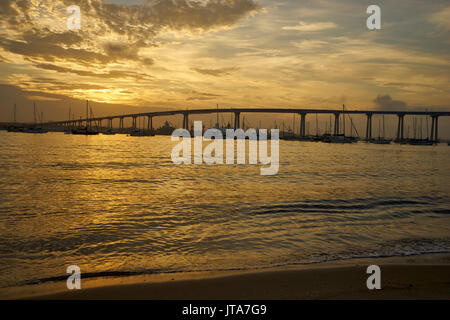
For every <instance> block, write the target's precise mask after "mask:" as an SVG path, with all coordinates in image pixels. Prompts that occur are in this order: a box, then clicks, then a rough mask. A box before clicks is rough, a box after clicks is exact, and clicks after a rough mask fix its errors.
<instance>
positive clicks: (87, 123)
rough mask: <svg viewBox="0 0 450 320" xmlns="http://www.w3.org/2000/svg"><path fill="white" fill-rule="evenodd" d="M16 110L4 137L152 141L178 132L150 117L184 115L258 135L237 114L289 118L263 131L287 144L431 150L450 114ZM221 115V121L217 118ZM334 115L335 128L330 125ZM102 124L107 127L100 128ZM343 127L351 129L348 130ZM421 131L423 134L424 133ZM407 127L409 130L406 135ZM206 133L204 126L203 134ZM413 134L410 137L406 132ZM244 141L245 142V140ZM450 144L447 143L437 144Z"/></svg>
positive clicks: (88, 108)
mask: <svg viewBox="0 0 450 320" xmlns="http://www.w3.org/2000/svg"><path fill="white" fill-rule="evenodd" d="M16 109H17V106H16V105H15V104H14V108H13V120H14V121H13V122H12V123H3V124H0V127H1V128H2V129H6V130H7V131H9V132H22V133H36V134H44V133H47V132H49V131H57V132H61V131H62V132H64V133H65V134H68V135H89V136H92V135H99V134H102V135H116V134H126V135H128V136H130V137H152V136H155V135H171V134H172V132H173V131H174V130H175V129H176V128H177V126H176V125H173V124H172V123H171V122H170V121H169V120H165V121H164V123H163V125H162V126H161V127H159V128H153V118H154V117H164V116H173V115H177V114H178V115H182V116H183V128H184V129H187V130H189V131H191V133H193V122H192V121H189V115H191V114H192V115H195V114H215V120H216V121H215V124H214V125H212V123H211V122H210V125H209V128H211V129H217V130H219V131H220V132H221V133H222V135H223V136H224V137H225V136H226V131H227V130H229V129H234V130H236V129H243V130H244V131H246V130H248V129H249V128H252V129H255V130H256V133H257V136H259V130H261V129H265V128H263V126H262V124H261V121H258V122H259V123H258V125H255V124H254V123H251V122H250V121H249V119H248V117H246V116H243V117H242V125H241V117H240V115H241V113H255V112H258V113H283V114H286V113H292V114H293V122H292V127H291V126H290V125H287V124H286V122H285V121H284V120H283V121H281V123H277V121H276V120H275V121H274V124H273V125H272V126H270V127H271V128H267V129H269V130H267V133H268V138H270V129H278V130H279V137H280V140H286V141H300V142H323V143H330V144H352V143H357V142H359V141H362V142H366V143H371V144H377V145H388V144H391V143H392V142H395V143H398V144H402V145H413V146H432V145H436V144H438V143H439V142H441V141H440V140H439V139H438V118H439V117H443V116H449V115H450V112H428V111H425V112H413V111H411V112H401V113H400V112H395V111H384V112H382V111H355V110H347V109H346V108H345V105H343V106H342V109H341V110H310V109H301V110H296V109H219V106H218V105H217V107H216V109H206V110H177V111H166V112H152V113H143V114H131V115H119V116H108V117H95V115H94V112H93V108H92V106H91V105H90V103H89V101H86V117H85V119H82V118H80V119H78V120H77V119H75V115H74V114H73V113H72V111H71V108H70V107H69V117H68V119H69V120H67V121H58V122H44V121H43V112H40V113H39V111H38V110H37V107H36V104H35V103H33V117H34V121H33V123H19V122H17V119H16ZM223 113H230V114H231V115H233V114H234V116H235V119H234V123H233V118H232V117H231V118H230V120H229V121H225V120H224V118H223V116H222V115H221V114H223ZM309 113H313V114H315V119H314V120H315V128H314V131H315V133H314V134H311V133H310V122H306V120H305V119H306V115H307V114H309ZM327 113H328V114H329V119H328V121H323V115H324V114H327ZM358 114H365V115H366V116H367V124H366V135H365V136H364V137H363V136H362V135H361V134H360V133H359V131H358V129H357V126H356V125H355V122H356V121H355V120H354V118H353V117H354V116H355V115H358ZM219 115H221V116H219ZM319 115H321V116H322V123H320V124H319ZM333 115H334V125H333V119H332V118H333ZM373 115H377V116H378V132H377V134H376V136H377V137H376V138H373V137H372V131H373V129H372V116H373ZM386 115H391V116H392V115H396V116H397V117H398V120H399V123H398V127H397V136H396V137H389V136H388V134H387V133H386V123H385V122H386V121H385V116H386ZM406 115H408V116H409V117H410V119H409V122H410V123H412V125H411V126H410V125H407V126H406V132H404V131H405V130H404V123H405V121H404V118H405V116H406ZM296 116H300V126H299V128H296V123H297V121H298V120H297V119H296ZM126 118H129V119H131V120H132V122H131V126H130V127H125V125H124V119H126ZM429 118H431V120H432V123H431V130H430V127H429ZM113 120H119V126H113ZM104 121H106V122H107V125H106V126H105V125H104ZM348 124H350V125H349V126H348ZM424 127H426V128H425V130H426V135H424V134H423V132H424ZM411 128H412V130H410V129H411ZM207 129H208V128H206V127H204V128H203V131H206V130H207ZM410 131H412V132H410ZM247 138H248V137H247ZM442 142H447V144H449V143H450V141H442Z"/></svg>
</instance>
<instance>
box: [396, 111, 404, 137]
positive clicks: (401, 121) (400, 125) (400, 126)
mask: <svg viewBox="0 0 450 320" xmlns="http://www.w3.org/2000/svg"><path fill="white" fill-rule="evenodd" d="M404 129H405V115H404V114H399V115H398V124H397V141H402V140H403V139H404V138H405V137H404V132H405V130H404Z"/></svg>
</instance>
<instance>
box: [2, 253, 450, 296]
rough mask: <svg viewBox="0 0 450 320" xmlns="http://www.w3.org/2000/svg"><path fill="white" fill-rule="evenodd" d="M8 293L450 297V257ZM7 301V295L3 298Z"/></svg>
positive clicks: (152, 277)
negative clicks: (377, 282) (377, 276)
mask: <svg viewBox="0 0 450 320" xmlns="http://www.w3.org/2000/svg"><path fill="white" fill-rule="evenodd" d="M372 264H376V265H378V266H380V268H381V285H382V288H381V290H368V289H367V287H366V280H367V278H368V277H369V275H368V274H367V273H366V269H367V267H368V266H369V265H372ZM31 287H33V288H32V289H31V290H30V286H28V288H26V289H24V288H19V289H15V291H9V293H8V295H11V294H12V295H14V297H13V296H10V298H31V299H161V300H166V299H168V300H171V299H177V300H178V299H181V300H182V299H194V300H197V299H201V300H204V299H208V300H210V299H212V300H215V299H221V300H222V299H223V300H233V299H234V300H236V299H237V300H241V299H263V300H264V299H275V300H277V299H290V300H296V299H450V255H447V254H433V255H422V256H413V257H395V258H377V259H358V260H351V261H339V262H330V263H322V264H315V265H306V266H292V267H283V268H273V269H268V270H267V269H266V270H256V271H246V272H221V273H185V274H160V275H149V276H140V277H124V278H120V279H118V278H116V279H106V278H104V279H94V280H85V281H83V285H82V287H83V288H82V289H80V290H68V289H67V288H66V284H65V282H59V283H53V284H43V285H34V286H31ZM2 296H3V298H8V297H7V296H5V292H3V294H2Z"/></svg>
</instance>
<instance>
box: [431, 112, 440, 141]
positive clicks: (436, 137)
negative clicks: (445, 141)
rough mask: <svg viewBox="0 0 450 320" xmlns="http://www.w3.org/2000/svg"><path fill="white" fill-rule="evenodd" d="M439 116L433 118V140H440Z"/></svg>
mask: <svg viewBox="0 0 450 320" xmlns="http://www.w3.org/2000/svg"><path fill="white" fill-rule="evenodd" d="M438 122H439V116H432V118H431V137H430V140H431V141H435V142H439V123H438Z"/></svg>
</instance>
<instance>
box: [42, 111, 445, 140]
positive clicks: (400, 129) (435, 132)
mask: <svg viewBox="0 0 450 320" xmlns="http://www.w3.org/2000/svg"><path fill="white" fill-rule="evenodd" d="M214 113H232V114H234V128H235V129H238V128H241V121H240V116H241V114H243V113H272V114H298V115H300V136H302V137H304V136H306V116H307V115H308V114H331V115H334V135H337V134H339V132H340V128H339V122H340V120H339V119H340V116H341V115H345V114H348V115H356V114H359V115H365V116H366V118H367V121H366V139H372V117H373V115H396V116H397V117H398V125H397V139H398V140H403V139H404V118H405V116H428V117H430V118H431V120H432V122H431V132H430V139H431V140H434V141H437V140H438V136H439V117H448V116H450V111H404V110H403V111H384V110H344V108H343V109H342V110H325V109H287V108H221V109H219V108H218V109H195V110H168V111H158V112H145V113H135V114H125V115H114V116H106V117H95V118H86V119H79V120H69V121H53V122H46V123H43V124H42V125H43V126H44V127H46V128H52V127H60V126H63V127H71V126H80V127H81V126H83V125H84V126H91V125H92V122H94V123H96V124H97V125H99V127H101V126H102V125H101V124H102V122H103V121H108V127H109V128H111V129H112V127H113V125H112V121H113V120H119V129H121V130H122V129H124V119H128V118H130V119H132V128H134V129H135V128H136V122H137V119H138V118H142V117H146V118H147V129H148V130H150V131H153V118H154V117H164V116H174V115H182V116H183V128H184V129H189V116H190V115H199V114H214Z"/></svg>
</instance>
